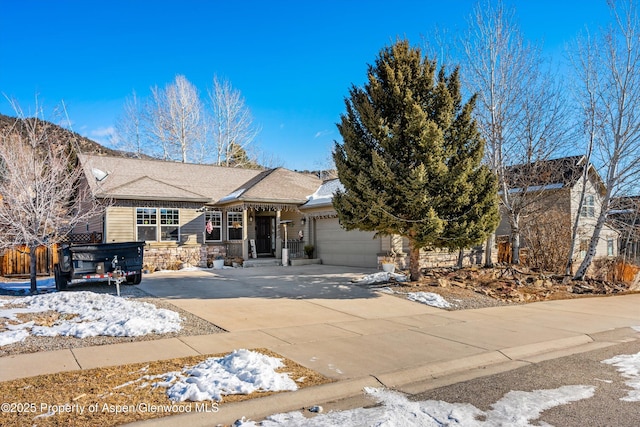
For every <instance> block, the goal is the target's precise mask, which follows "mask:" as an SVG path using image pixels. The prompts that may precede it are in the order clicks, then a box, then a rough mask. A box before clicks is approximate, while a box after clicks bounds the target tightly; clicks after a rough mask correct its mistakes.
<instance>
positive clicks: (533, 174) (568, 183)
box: [500, 156, 603, 193]
mask: <svg viewBox="0 0 640 427" xmlns="http://www.w3.org/2000/svg"><path fill="white" fill-rule="evenodd" d="M585 164H586V157H585V156H569V157H561V158H557V159H551V160H543V161H539V162H535V163H528V164H521V165H513V166H507V167H506V168H505V173H504V179H505V180H506V182H507V186H508V188H509V192H510V193H517V192H520V191H523V189H526V190H525V191H541V190H557V189H560V188H572V187H573V186H574V185H575V184H576V183H577V182H578V181H580V179H581V178H582V174H583V173H584V167H585ZM589 177H590V178H591V179H593V180H594V181H595V182H596V186H597V187H598V188H599V189H600V190H601V191H602V188H603V183H602V178H600V175H599V174H598V172H597V171H596V169H595V168H594V167H593V165H592V164H589ZM501 191H502V190H500V192H501Z"/></svg>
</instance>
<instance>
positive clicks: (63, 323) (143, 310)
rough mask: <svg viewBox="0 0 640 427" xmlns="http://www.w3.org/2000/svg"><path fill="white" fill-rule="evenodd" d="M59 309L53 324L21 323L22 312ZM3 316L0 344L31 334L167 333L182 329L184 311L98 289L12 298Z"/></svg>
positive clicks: (0, 314) (0, 315)
mask: <svg viewBox="0 0 640 427" xmlns="http://www.w3.org/2000/svg"><path fill="white" fill-rule="evenodd" d="M47 311H55V312H57V313H60V314H61V316H60V317H59V318H58V319H56V320H55V321H54V322H53V324H52V325H51V326H41V325H36V324H34V323H33V322H25V323H17V324H16V322H18V317H17V314H19V313H42V312H47ZM0 318H5V319H7V321H6V322H5V325H4V326H5V328H6V329H8V331H4V332H1V333H0V345H7V344H11V343H13V342H19V341H22V340H23V339H24V338H26V337H27V336H29V332H28V331H27V329H29V330H30V333H31V334H32V335H34V336H50V337H52V336H58V335H61V336H72V337H76V338H85V337H92V336H98V335H107V336H114V337H137V336H142V335H147V334H152V333H156V334H164V333H169V332H177V331H179V330H180V329H181V326H180V323H181V319H180V315H179V314H178V313H176V312H175V311H171V310H166V309H158V308H156V306H154V305H153V304H149V303H146V302H139V301H132V300H129V299H126V298H122V297H117V296H114V295H109V294H97V293H94V292H87V291H83V292H59V293H52V294H42V295H34V296H29V297H24V298H17V299H13V300H9V302H7V303H5V304H3V305H0Z"/></svg>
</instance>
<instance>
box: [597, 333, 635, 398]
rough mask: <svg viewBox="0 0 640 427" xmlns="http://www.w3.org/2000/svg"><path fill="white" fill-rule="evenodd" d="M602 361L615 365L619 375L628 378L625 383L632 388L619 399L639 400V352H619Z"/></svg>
mask: <svg viewBox="0 0 640 427" xmlns="http://www.w3.org/2000/svg"><path fill="white" fill-rule="evenodd" d="M634 329H635V328H634ZM602 363H606V364H608V365H612V366H615V367H616V368H617V369H618V372H620V375H622V376H623V377H624V378H627V379H628V381H625V384H626V385H628V386H629V387H631V388H632V389H633V390H629V391H628V393H627V395H626V396H625V397H623V398H621V399H620V400H624V401H625V402H640V353H636V354H621V355H619V356H615V357H612V358H611V359H607V360H603V361H602Z"/></svg>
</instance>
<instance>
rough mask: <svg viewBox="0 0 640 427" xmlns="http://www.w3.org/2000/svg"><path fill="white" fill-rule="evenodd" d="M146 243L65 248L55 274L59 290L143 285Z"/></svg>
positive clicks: (59, 251) (55, 267) (62, 249)
mask: <svg viewBox="0 0 640 427" xmlns="http://www.w3.org/2000/svg"><path fill="white" fill-rule="evenodd" d="M144 245H145V243H144V242H119V243H99V244H88V245H63V246H61V247H60V248H59V249H58V263H57V264H55V265H54V267H53V271H54V275H55V280H56V289H58V290H64V289H66V288H67V287H68V286H69V285H75V284H78V283H88V282H96V281H108V282H112V281H115V282H116V284H118V285H119V284H120V282H122V281H125V280H126V281H127V283H130V284H132V285H138V284H139V283H140V282H141V281H142V259H143V257H144Z"/></svg>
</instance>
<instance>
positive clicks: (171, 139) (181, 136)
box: [147, 75, 206, 163]
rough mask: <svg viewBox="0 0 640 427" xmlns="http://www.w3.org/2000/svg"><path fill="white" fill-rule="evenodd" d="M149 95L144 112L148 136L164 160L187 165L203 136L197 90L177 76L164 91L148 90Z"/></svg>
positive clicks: (157, 89) (201, 107) (182, 77)
mask: <svg viewBox="0 0 640 427" xmlns="http://www.w3.org/2000/svg"><path fill="white" fill-rule="evenodd" d="M151 95H152V96H151V102H150V105H149V107H148V109H147V114H148V119H147V120H148V122H149V124H150V126H149V133H150V137H151V138H152V140H153V141H154V143H155V144H156V145H157V146H158V147H160V151H161V157H162V158H163V159H165V160H178V161H181V162H183V163H186V162H187V161H188V160H189V156H190V155H192V154H193V151H194V150H196V147H197V145H198V144H199V143H201V142H202V141H204V139H205V137H206V135H205V132H204V130H205V127H204V121H203V120H202V116H203V106H202V102H201V101H200V97H199V95H198V90H197V89H196V87H195V86H194V85H193V84H191V83H190V82H189V81H188V80H187V79H186V78H185V77H184V76H181V75H178V76H176V79H175V82H174V83H171V84H168V85H167V86H165V88H164V89H159V88H158V87H153V88H151Z"/></svg>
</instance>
